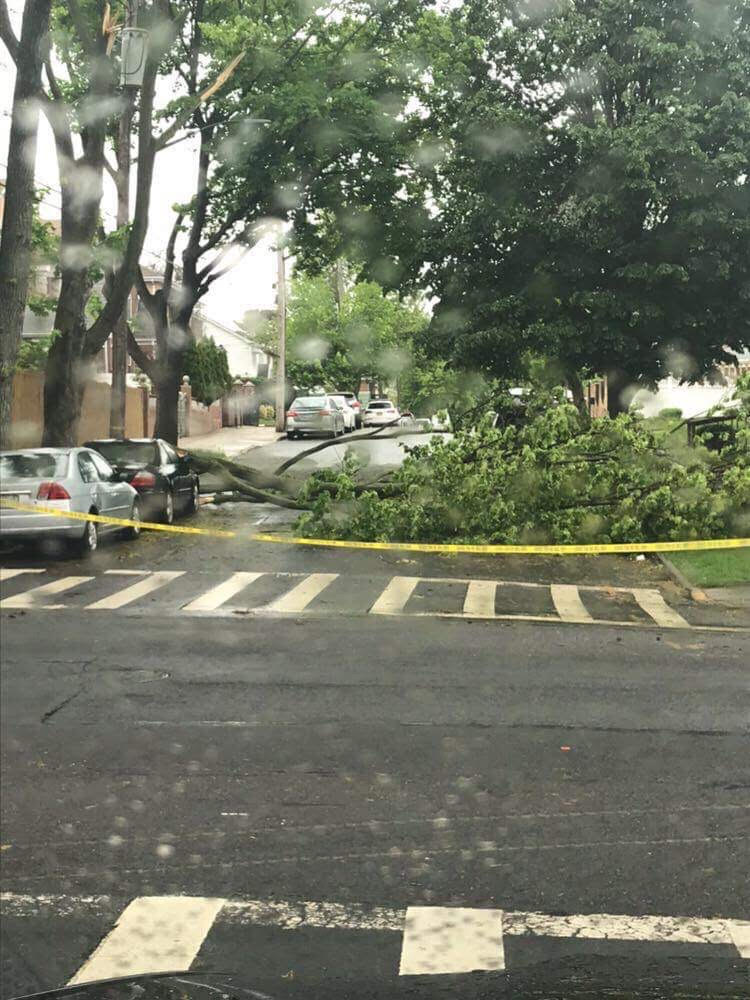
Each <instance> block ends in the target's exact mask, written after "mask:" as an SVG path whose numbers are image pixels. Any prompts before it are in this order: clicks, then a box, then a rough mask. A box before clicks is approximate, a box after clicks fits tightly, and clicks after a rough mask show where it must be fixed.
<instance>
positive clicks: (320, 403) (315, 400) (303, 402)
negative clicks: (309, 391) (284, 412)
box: [292, 396, 328, 410]
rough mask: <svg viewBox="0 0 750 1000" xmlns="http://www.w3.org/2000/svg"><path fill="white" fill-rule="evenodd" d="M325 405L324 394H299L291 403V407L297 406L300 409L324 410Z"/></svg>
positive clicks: (326, 403)
mask: <svg viewBox="0 0 750 1000" xmlns="http://www.w3.org/2000/svg"><path fill="white" fill-rule="evenodd" d="M327 406H328V400H327V398H326V397H325V396H299V397H298V398H297V399H295V400H294V402H293V403H292V409H294V408H295V407H299V409H301V410H324V409H325V408H326V407H327Z"/></svg>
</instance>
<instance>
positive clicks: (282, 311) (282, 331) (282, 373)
mask: <svg viewBox="0 0 750 1000" xmlns="http://www.w3.org/2000/svg"><path fill="white" fill-rule="evenodd" d="M277 261H278V279H277V284H276V313H277V316H278V321H279V355H278V359H277V364H278V367H277V369H276V430H277V431H278V432H279V433H280V434H281V433H283V431H284V430H285V428H286V274H285V271H284V247H283V246H280V247H279V248H278V250H277Z"/></svg>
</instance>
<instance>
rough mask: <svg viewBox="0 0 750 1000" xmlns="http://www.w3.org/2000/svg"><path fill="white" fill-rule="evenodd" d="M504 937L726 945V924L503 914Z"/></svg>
mask: <svg viewBox="0 0 750 1000" xmlns="http://www.w3.org/2000/svg"><path fill="white" fill-rule="evenodd" d="M503 929H504V931H505V933H506V934H514V935H520V936H522V937H555V938H567V937H575V938H588V939H590V940H601V939H604V938H608V939H610V940H613V941H679V942H681V943H685V944H728V943H729V942H730V941H731V937H730V935H729V931H728V928H727V922H726V921H724V920H711V919H703V918H701V917H654V916H648V915H647V916H641V917H631V916H626V915H623V914H618V913H582V914H573V915H572V916H567V917H561V916H550V915H549V914H547V913H508V912H506V913H505V919H504V921H503Z"/></svg>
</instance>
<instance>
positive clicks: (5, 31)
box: [0, 0, 18, 62]
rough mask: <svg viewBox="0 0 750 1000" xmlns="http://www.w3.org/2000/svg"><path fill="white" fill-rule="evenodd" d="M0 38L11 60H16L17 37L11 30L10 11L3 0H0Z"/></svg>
mask: <svg viewBox="0 0 750 1000" xmlns="http://www.w3.org/2000/svg"><path fill="white" fill-rule="evenodd" d="M0 38H2V40H3V43H4V45H5V47H6V49H7V50H8V52H9V53H10V57H11V59H12V60H13V62H17V60H18V39H17V38H16V33H15V32H14V31H13V25H12V24H11V23H10V13H9V12H8V4H7V3H6V2H5V0H0Z"/></svg>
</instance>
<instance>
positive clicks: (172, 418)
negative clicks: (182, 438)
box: [154, 361, 182, 445]
mask: <svg viewBox="0 0 750 1000" xmlns="http://www.w3.org/2000/svg"><path fill="white" fill-rule="evenodd" d="M173 364H174V367H173V368H172V370H171V371H168V372H167V373H166V375H165V376H164V378H162V379H160V380H159V381H158V382H157V383H156V385H155V386H154V388H155V389H156V426H155V428H154V437H158V438H163V439H164V440H165V441H169V443H170V444H175V445H176V444H177V437H178V430H179V428H178V422H177V408H178V403H179V396H180V386H181V384H182V375H177V374H176V370H177V367H178V366H177V362H176V361H174V362H173Z"/></svg>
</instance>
